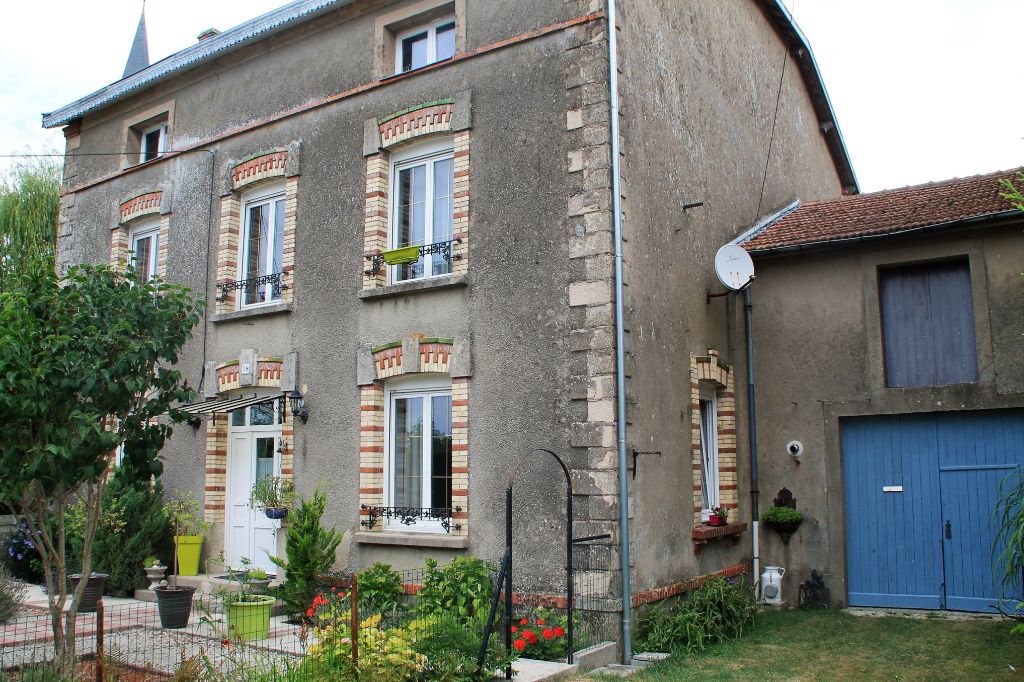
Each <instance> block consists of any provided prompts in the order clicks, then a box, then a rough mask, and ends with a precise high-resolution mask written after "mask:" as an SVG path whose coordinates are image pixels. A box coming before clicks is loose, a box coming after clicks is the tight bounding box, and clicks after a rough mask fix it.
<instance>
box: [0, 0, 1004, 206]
mask: <svg viewBox="0 0 1024 682" xmlns="http://www.w3.org/2000/svg"><path fill="white" fill-rule="evenodd" d="M512 1H514V0H512ZM701 1H702V2H725V1H736V0H701ZM784 2H785V3H786V5H787V7H789V8H790V11H791V12H792V13H793V14H794V17H795V18H796V21H797V23H798V24H799V25H800V27H801V29H802V30H803V32H804V34H805V35H806V36H807V38H808V40H809V41H810V43H811V47H812V49H813V51H814V55H815V57H816V59H817V62H818V67H819V69H820V70H821V73H822V75H823V77H824V80H825V85H826V87H827V89H828V92H829V96H830V97H831V100H832V105H833V108H834V109H835V112H836V118H837V120H838V121H839V126H840V129H841V130H842V133H843V136H844V138H845V140H846V146H847V149H848V151H849V154H850V157H851V159H852V161H853V167H854V170H855V171H856V173H857V177H858V179H859V181H860V186H861V190H862V191H874V190H879V189H884V188H891V187H902V186H905V185H910V184H918V183H922V182H928V181H932V180H943V179H946V178H950V177H963V176H967V175H975V174H979V173H988V172H992V171H996V170H1002V169H1008V168H1015V167H1018V166H1024V88H1021V87H1020V75H1019V74H1020V54H1019V52H1020V50H1019V48H1018V47H1017V45H1018V43H1017V39H1018V37H1019V32H1020V24H1021V18H1022V16H1024V12H1022V9H1024V2H1021V0H856V1H855V2H851V1H850V0H784ZM7 4H8V6H5V7H4V19H5V25H6V26H7V27H8V28H9V29H11V28H13V29H14V30H8V31H5V36H4V40H3V41H0V154H11V153H25V152H26V151H31V152H37V153H38V152H42V151H60V150H63V137H62V136H61V133H60V131H59V130H53V131H45V130H43V129H42V127H41V125H40V115H41V114H42V113H43V112H48V111H52V110H54V109H57V108H59V107H61V106H63V105H65V104H68V103H70V102H72V101H74V100H76V99H78V98H80V97H82V96H84V95H87V94H89V93H91V92H93V91H95V90H97V89H99V88H101V87H103V86H104V85H107V84H108V83H111V82H113V81H116V80H117V79H119V78H120V76H121V73H122V72H123V71H124V64H125V61H126V60H127V57H128V51H129V48H130V47H131V42H132V38H133V37H134V35H135V28H136V25H137V24H138V20H139V13H140V10H141V4H142V3H141V0H93V2H82V0H48V1H47V2H10V3H7ZM282 4H283V2H282V0H213V1H211V0H148V2H147V4H146V23H147V27H148V29H149V52H150V61H151V62H156V61H157V60H159V59H162V58H163V57H166V56H168V55H170V54H172V53H173V52H175V51H177V50H180V49H182V48H184V47H186V46H188V45H190V44H192V43H194V42H195V40H196V35H197V34H198V33H199V32H200V31H202V30H203V29H205V28H208V27H211V26H213V27H216V28H219V29H221V30H224V29H227V28H230V27H232V26H235V25H237V24H239V23H241V22H243V21H245V20H247V19H250V18H252V17H254V16H257V15H259V14H262V13H263V12H266V11H268V10H271V9H273V8H275V7H278V6H280V5H282ZM10 163H11V161H10V160H9V159H3V158H0V169H2V168H5V167H7V166H8V165H9V164H10Z"/></svg>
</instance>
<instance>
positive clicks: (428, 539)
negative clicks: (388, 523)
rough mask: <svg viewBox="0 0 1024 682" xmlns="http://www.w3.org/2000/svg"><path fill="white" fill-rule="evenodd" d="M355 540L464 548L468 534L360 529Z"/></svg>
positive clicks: (363, 542) (409, 545)
mask: <svg viewBox="0 0 1024 682" xmlns="http://www.w3.org/2000/svg"><path fill="white" fill-rule="evenodd" d="M355 541H356V542H358V543H361V544H365V545H394V546H399V547H438V548H441V549H466V548H467V547H469V536H467V535H448V534H447V533H401V532H394V531H387V530H382V531H362V532H358V533H356V534H355Z"/></svg>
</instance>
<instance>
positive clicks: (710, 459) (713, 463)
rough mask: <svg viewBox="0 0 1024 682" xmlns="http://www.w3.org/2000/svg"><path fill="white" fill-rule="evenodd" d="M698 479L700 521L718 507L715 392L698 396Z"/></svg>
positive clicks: (716, 409)
mask: <svg viewBox="0 0 1024 682" xmlns="http://www.w3.org/2000/svg"><path fill="white" fill-rule="evenodd" d="M700 457H701V462H700V477H701V480H700V482H701V486H700V489H701V496H702V501H701V512H700V517H701V520H702V521H707V520H708V516H710V514H711V510H712V509H714V508H715V507H717V506H718V505H719V503H720V502H719V494H718V399H717V398H716V397H715V391H714V390H713V389H711V390H703V389H702V390H701V396H700Z"/></svg>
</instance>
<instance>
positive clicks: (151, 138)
mask: <svg viewBox="0 0 1024 682" xmlns="http://www.w3.org/2000/svg"><path fill="white" fill-rule="evenodd" d="M166 151H167V124H166V123H159V124H157V125H154V126H150V127H148V128H143V129H142V131H140V133H139V163H145V162H146V161H152V160H153V159H155V158H156V157H158V156H160V155H161V154H163V153H164V152H166Z"/></svg>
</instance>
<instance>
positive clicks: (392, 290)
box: [358, 275, 469, 301]
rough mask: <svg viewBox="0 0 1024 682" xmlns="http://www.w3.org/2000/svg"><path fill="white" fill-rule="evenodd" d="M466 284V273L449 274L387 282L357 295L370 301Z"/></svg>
mask: <svg viewBox="0 0 1024 682" xmlns="http://www.w3.org/2000/svg"><path fill="white" fill-rule="evenodd" d="M467 286H469V276H468V275H450V276H448V277H431V278H429V279H418V280H415V281H413V282H399V283H398V284H389V285H387V286H383V287H374V288H372V289H363V290H362V291H360V292H359V294H358V296H359V298H361V299H363V300H366V301H372V300H375V299H378V298H389V297H391V296H401V295H403V294H415V293H418V292H420V291H432V290H434V289H446V288H449V287H452V288H454V287H467Z"/></svg>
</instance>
